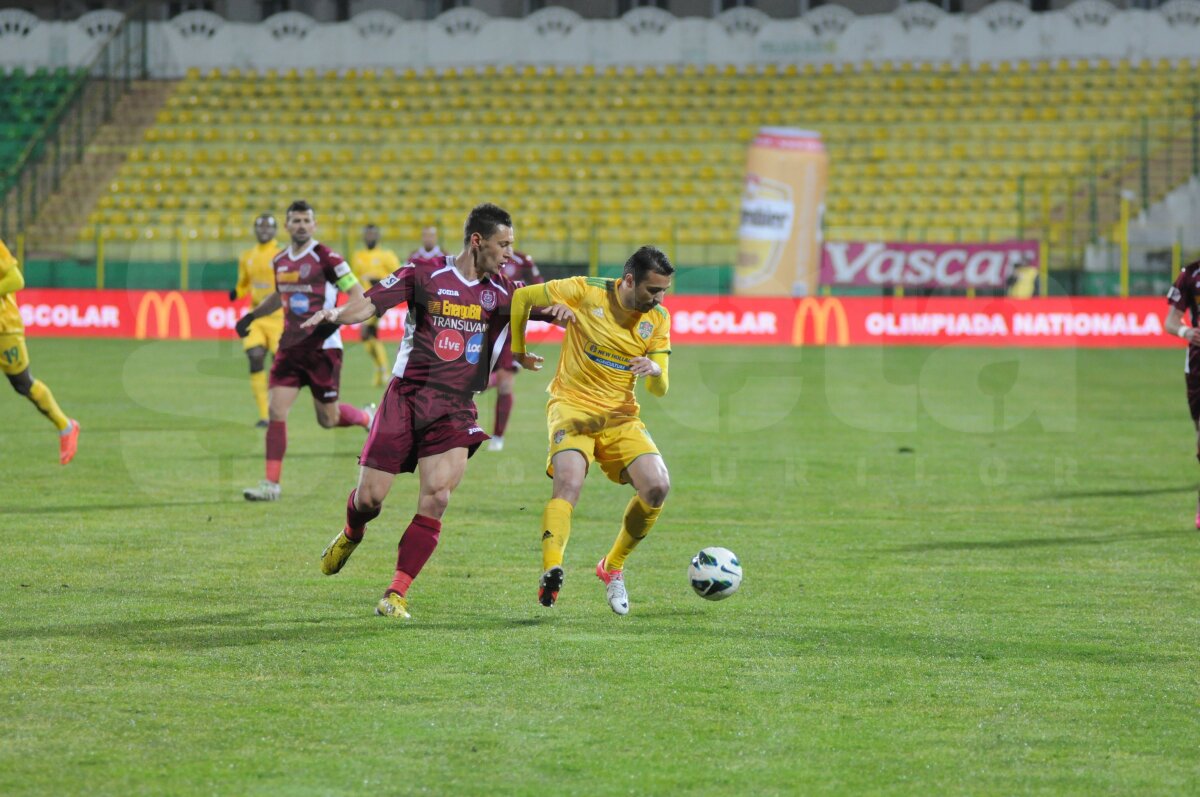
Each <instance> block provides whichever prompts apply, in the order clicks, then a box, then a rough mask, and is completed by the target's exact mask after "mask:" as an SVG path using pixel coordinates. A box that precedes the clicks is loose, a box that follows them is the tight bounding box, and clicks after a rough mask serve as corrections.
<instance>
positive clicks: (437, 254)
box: [408, 246, 446, 266]
mask: <svg viewBox="0 0 1200 797" xmlns="http://www.w3.org/2000/svg"><path fill="white" fill-rule="evenodd" d="M445 256H446V253H445V252H443V251H442V247H440V246H435V247H433V248H432V249H424V248H421V249H414V250H413V253H412V254H411V255H409V256H408V262H409V263H414V264H416V265H418V266H433V265H437V264H438V263H440V262H441V261H442V258H443V257H445Z"/></svg>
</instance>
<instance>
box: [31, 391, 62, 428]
mask: <svg viewBox="0 0 1200 797" xmlns="http://www.w3.org/2000/svg"><path fill="white" fill-rule="evenodd" d="M29 400H30V401H32V402H33V404H34V406H35V407H37V408H38V411H39V412H41V413H42V415H45V416H46V417H47V418H49V419H50V423H52V424H54V425H55V426H57V427H58V431H60V432H62V431H65V430H66V428H67V426H69V425H70V422H69V421H68V420H67V416H66V415H63V411H62V410H60V409H59V408H58V402H57V401H55V400H54V394H53V393H51V392H50V388H48V387H46V383H45V382H43V381H42V380H40V379H35V380H33V387H31V388H30V389H29Z"/></svg>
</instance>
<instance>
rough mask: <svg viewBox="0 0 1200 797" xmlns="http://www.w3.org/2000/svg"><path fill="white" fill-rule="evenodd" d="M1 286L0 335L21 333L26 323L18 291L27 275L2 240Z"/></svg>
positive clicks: (23, 285) (0, 254) (0, 250)
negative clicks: (18, 304)
mask: <svg viewBox="0 0 1200 797" xmlns="http://www.w3.org/2000/svg"><path fill="white" fill-rule="evenodd" d="M0 286H3V287H2V288H0V335H20V334H22V333H24V332H25V325H24V324H22V323H21V312H20V311H19V310H18V309H17V291H19V290H21V288H24V287H25V277H24V276H23V275H22V274H21V269H20V268H18V267H17V259H16V258H15V257H13V256H12V252H10V251H8V247H7V246H5V245H4V241H0Z"/></svg>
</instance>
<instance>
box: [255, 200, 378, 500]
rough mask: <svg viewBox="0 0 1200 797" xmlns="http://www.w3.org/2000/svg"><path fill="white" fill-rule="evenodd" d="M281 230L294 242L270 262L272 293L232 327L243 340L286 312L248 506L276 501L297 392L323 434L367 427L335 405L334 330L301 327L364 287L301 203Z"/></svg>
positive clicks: (337, 340) (363, 418) (362, 418)
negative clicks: (308, 402) (261, 464)
mask: <svg viewBox="0 0 1200 797" xmlns="http://www.w3.org/2000/svg"><path fill="white" fill-rule="evenodd" d="M285 226H286V227H287V231H288V233H289V234H290V235H291V237H292V242H291V246H289V247H288V248H287V249H285V250H283V251H282V252H280V253H279V254H278V255H276V256H275V260H274V265H275V292H274V293H272V294H271V295H270V296H268V297H267V298H266V299H264V300H263V301H262V303H261V304H259V305H258V306H257V307H255V308H254V309H253V310H251V311H250V312H249V313H247V314H246V315H244V316H242V318H241V319H240V320H239V321H238V323H237V333H238V335H239V336H241V337H243V338H244V337H246V335H247V334H249V331H250V325H251V324H252V323H253V322H254V320H255V319H256V318H261V317H263V316H266V315H269V314H271V313H273V312H275V311H276V310H278V309H279V308H280V307H283V308H284V313H283V336H282V337H281V338H280V340H279V351H278V353H277V354H276V355H275V361H274V362H273V363H272V365H271V375H270V379H269V382H268V385H269V389H268V391H267V404H268V412H269V421H270V422H269V424H268V426H267V443H266V448H267V451H266V478H264V479H263V480H262V481H261V482H260V483H259V484H258V486H257V487H248V488H246V489H245V490H243V491H242V495H243V496H244V497H245V498H246V500H247V501H275V500H277V499H278V498H279V495H280V486H279V478H280V475H281V473H282V471H283V456H284V453H285V452H286V451H287V417H288V413H289V412H290V411H291V409H292V404H294V403H295V401H296V397H297V396H298V395H299V394H300V388H302V387H308V389H309V390H310V391H311V392H312V397H313V407H314V408H315V409H316V411H317V423H319V424H321V426H322V427H324V428H326V429H331V428H333V427H335V426H362V427H364V428H366V427H369V426H370V425H371V415H370V412H369V411H368V410H360V409H358V408H357V407H352V406H350V405H349V404H340V403H338V391H339V383H340V381H341V371H342V337H341V333H340V332H339V331H338V328H337V327H336V326H334V325H331V324H327V325H325V326H324V327H315V328H313V327H304V326H302V325H303V323H304V322H305V321H306V320H308V319H309V318H312V317H313V316H315V315H317V314H318V313H319V312H320V311H321V310H322V309H325V308H331V307H333V306H334V305H336V304H337V295H338V290H339V289H340V290H342V291H344V292H346V293H347V294H349V295H350V298H351V299H361V298H362V295H363V289H362V286H361V285H359V283H358V278H357V277H355V276H354V274H353V272H352V271H351V270H350V265H349V264H348V263H346V261H345V260H343V259H342V256H341V255H339V254H338V253H337V252H334V251H333V250H331V249H330V248H329V247H327V246H325V245H324V244H322V243H320V242H319V241H317V240H316V239H315V238H313V233H314V232H315V231H316V228H317V218H316V213H315V212H314V211H313V209H312V207H311V206H310V205H309V204H308V203H307V202H305V201H304V200H298V201H296V202H293V203H292V204H291V206H290V207H288V211H287V218H286V221H285ZM285 297H286V298H285Z"/></svg>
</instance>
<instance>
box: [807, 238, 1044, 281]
mask: <svg viewBox="0 0 1200 797" xmlns="http://www.w3.org/2000/svg"><path fill="white" fill-rule="evenodd" d="M1039 263H1040V260H1039V251H1038V242H1037V241H998V242H995V243H970V244H943V243H930V244H914V243H846V242H834V241H830V242H828V243H826V244H825V246H824V249H823V250H822V254H821V284H822V285H857V286H874V287H880V288H884V287H896V286H900V287H904V288H958V289H965V288H992V289H995V288H1003V287H1004V286H1005V284H1006V282H1007V280H1008V278H1009V275H1011V274H1012V273H1013V272H1014V271H1015V270H1016V269H1017V268H1018V267H1022V266H1024V267H1029V268H1037V267H1038V265H1039Z"/></svg>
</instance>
